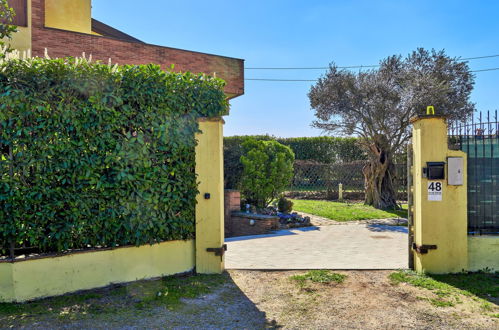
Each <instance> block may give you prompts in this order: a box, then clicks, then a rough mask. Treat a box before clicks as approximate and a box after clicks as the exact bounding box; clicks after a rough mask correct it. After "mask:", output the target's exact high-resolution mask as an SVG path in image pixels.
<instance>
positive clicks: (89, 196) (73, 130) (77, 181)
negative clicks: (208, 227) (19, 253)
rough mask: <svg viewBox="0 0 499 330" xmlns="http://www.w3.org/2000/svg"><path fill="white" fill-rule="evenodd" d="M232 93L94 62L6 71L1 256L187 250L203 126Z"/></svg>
mask: <svg viewBox="0 0 499 330" xmlns="http://www.w3.org/2000/svg"><path fill="white" fill-rule="evenodd" d="M223 85H224V82H223V81H222V80H219V79H214V78H208V77H205V76H202V75H194V74H191V73H184V74H178V73H172V72H165V71H162V70H161V69H160V67H159V66H156V65H146V66H108V65H103V64H98V63H97V64H94V63H88V62H87V61H86V60H84V59H55V60H49V59H38V58H37V59H30V60H25V61H21V60H12V61H7V62H4V63H1V64H0V128H1V130H0V150H1V158H0V159H1V161H0V250H3V253H6V251H7V250H8V248H9V247H10V244H12V243H13V244H15V246H16V247H21V246H27V247H31V248H34V249H35V250H37V251H40V252H56V251H57V252H61V251H67V250H70V249H81V248H94V247H114V246H117V245H131V244H134V245H140V244H145V243H154V242H160V241H167V240H176V239H188V238H191V237H193V236H194V232H195V196H196V194H197V183H196V176H195V171H194V169H195V154H194V152H195V151H194V148H195V145H196V141H195V138H194V133H195V132H196V131H197V130H198V126H197V118H199V117H214V116H220V115H223V114H225V113H226V111H227V109H228V103H227V101H226V97H225V95H224V93H223Z"/></svg>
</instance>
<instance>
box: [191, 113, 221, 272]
mask: <svg viewBox="0 0 499 330" xmlns="http://www.w3.org/2000/svg"><path fill="white" fill-rule="evenodd" d="M223 124H224V122H223V119H222V118H212V119H208V118H203V119H200V120H199V129H200V130H201V133H197V134H196V140H197V141H198V144H197V146H196V175H197V180H198V182H199V186H198V190H199V194H198V196H197V198H196V200H197V204H196V272H198V273H201V274H213V273H221V272H222V271H223V270H224V257H223V252H224V249H223V244H224V209H223V203H224V189H223V186H224V184H223V180H224V178H223ZM208 249H210V251H209V250H208Z"/></svg>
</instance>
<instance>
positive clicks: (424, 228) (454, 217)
mask: <svg viewBox="0 0 499 330" xmlns="http://www.w3.org/2000/svg"><path fill="white" fill-rule="evenodd" d="M411 122H412V124H413V133H412V144H413V150H414V153H413V156H414V160H413V165H414V167H413V170H412V172H413V200H414V207H413V211H414V213H413V219H412V221H413V223H414V227H413V228H414V245H413V250H414V266H415V269H416V271H418V272H428V273H455V272H460V271H462V270H467V269H468V237H467V178H466V154H465V153H463V152H461V151H453V150H449V149H448V142H447V124H446V122H445V118H443V117H441V116H420V117H416V118H414V119H412V120H411ZM449 157H461V158H462V164H463V167H462V168H461V169H460V174H461V175H462V182H461V183H462V184H460V185H450V184H449V182H448V178H449V166H448V163H449V162H448V159H449Z"/></svg>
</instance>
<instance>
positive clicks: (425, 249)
mask: <svg viewBox="0 0 499 330" xmlns="http://www.w3.org/2000/svg"><path fill="white" fill-rule="evenodd" d="M412 249H413V250H414V251H416V252H417V253H420V254H425V253H428V250H436V249H437V246H436V245H428V244H423V245H417V244H416V243H412Z"/></svg>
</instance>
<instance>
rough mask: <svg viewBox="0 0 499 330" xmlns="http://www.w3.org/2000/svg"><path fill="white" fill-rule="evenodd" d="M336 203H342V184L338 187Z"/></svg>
mask: <svg viewBox="0 0 499 330" xmlns="http://www.w3.org/2000/svg"><path fill="white" fill-rule="evenodd" d="M338 201H340V202H343V184H342V183H340V184H339V185H338Z"/></svg>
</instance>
